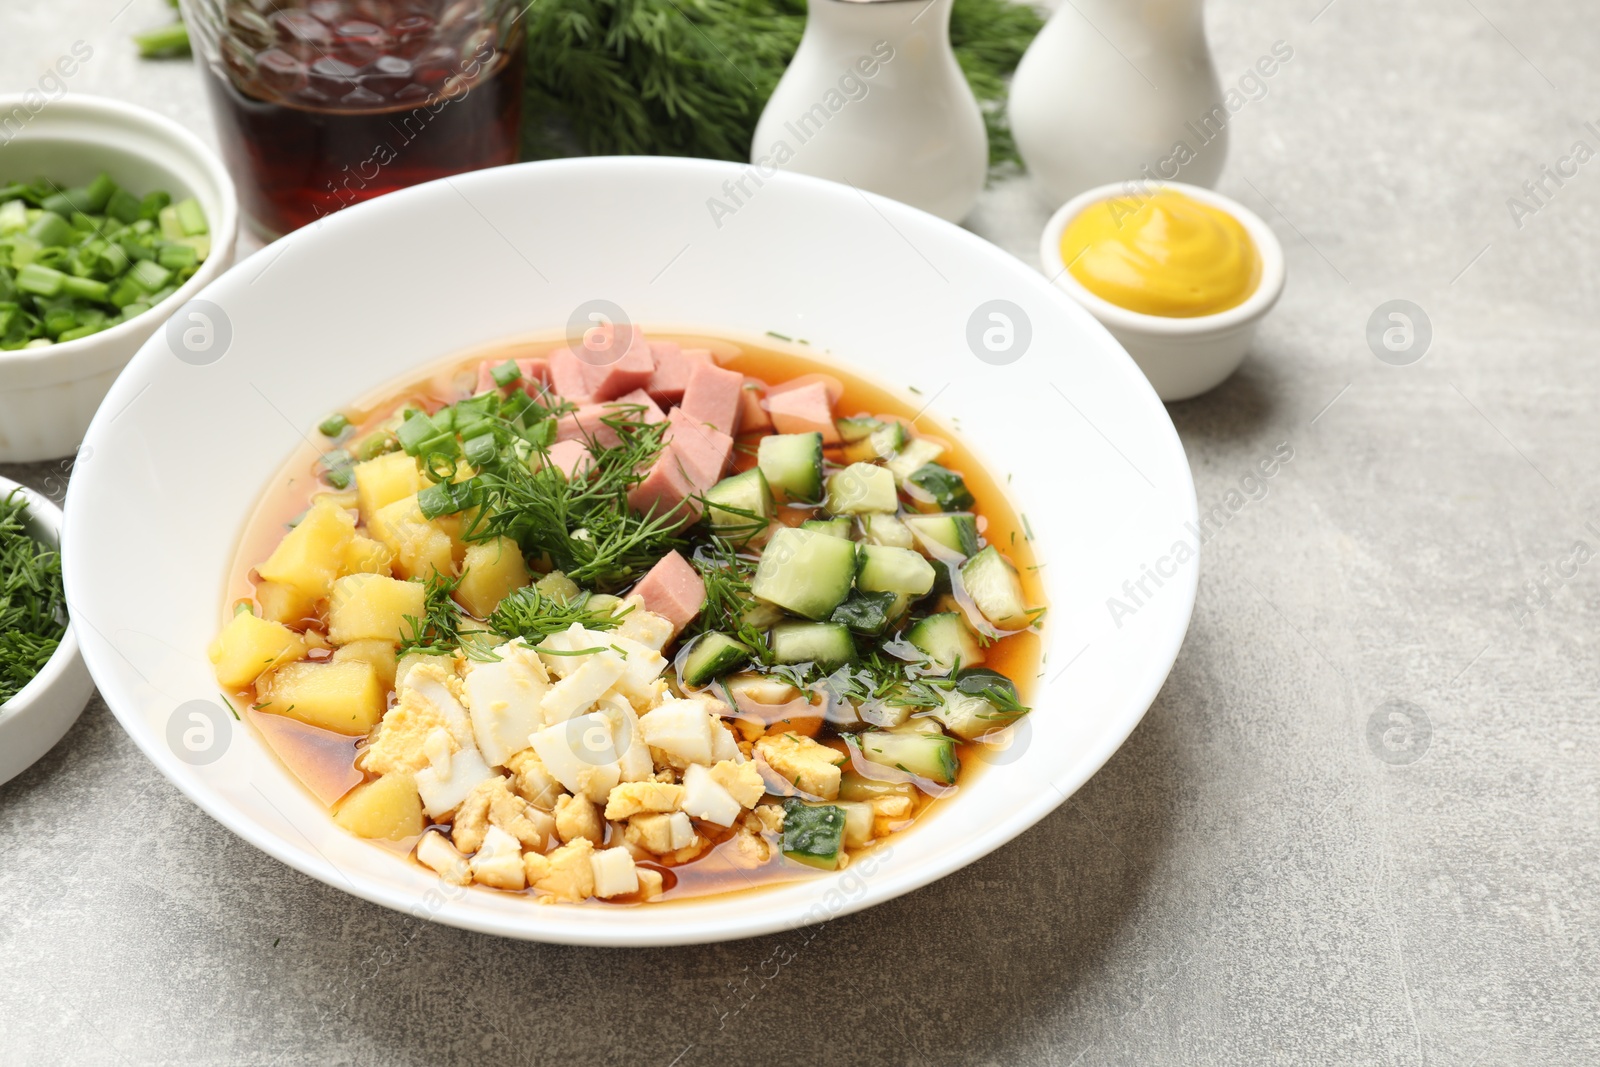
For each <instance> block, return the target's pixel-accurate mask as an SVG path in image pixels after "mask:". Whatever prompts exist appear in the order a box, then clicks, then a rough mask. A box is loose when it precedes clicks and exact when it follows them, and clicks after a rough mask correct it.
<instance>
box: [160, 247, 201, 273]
mask: <svg viewBox="0 0 1600 1067" xmlns="http://www.w3.org/2000/svg"><path fill="white" fill-rule="evenodd" d="M156 262H157V263H159V264H161V265H162V266H163V267H165V268H167V269H168V270H187V269H188V268H190V267H192V266H194V265H195V264H196V263H199V262H200V257H199V256H197V255H195V251H194V249H192V248H190V247H189V246H188V245H180V244H171V243H169V244H164V245H162V246H161V250H160V251H159V252H157V253H156Z"/></svg>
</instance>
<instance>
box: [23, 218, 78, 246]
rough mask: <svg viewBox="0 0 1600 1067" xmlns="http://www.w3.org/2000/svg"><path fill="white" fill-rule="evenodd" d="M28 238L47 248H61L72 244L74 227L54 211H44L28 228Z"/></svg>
mask: <svg viewBox="0 0 1600 1067" xmlns="http://www.w3.org/2000/svg"><path fill="white" fill-rule="evenodd" d="M28 236H30V237H32V238H33V239H34V240H36V241H38V242H39V243H40V244H42V245H44V246H45V247H46V248H61V247H64V246H66V245H68V244H70V243H71V242H72V226H71V224H70V223H68V222H67V220H66V219H64V218H62V217H61V216H60V215H57V214H56V213H55V212H54V211H42V212H40V213H39V217H38V218H36V219H34V220H33V225H32V226H29V227H28Z"/></svg>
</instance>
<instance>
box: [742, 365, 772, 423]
mask: <svg viewBox="0 0 1600 1067" xmlns="http://www.w3.org/2000/svg"><path fill="white" fill-rule="evenodd" d="M770 429H772V417H771V416H769V415H768V414H767V409H766V408H765V407H762V405H761V386H760V384H759V383H757V382H756V380H755V379H753V378H752V379H750V380H748V381H746V382H745V383H744V388H743V389H740V390H739V432H740V433H760V432H761V431H763V430H770Z"/></svg>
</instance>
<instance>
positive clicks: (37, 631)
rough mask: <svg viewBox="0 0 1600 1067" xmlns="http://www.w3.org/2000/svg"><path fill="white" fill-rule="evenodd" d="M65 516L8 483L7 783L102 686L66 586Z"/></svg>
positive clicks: (1, 573)
mask: <svg viewBox="0 0 1600 1067" xmlns="http://www.w3.org/2000/svg"><path fill="white" fill-rule="evenodd" d="M60 542H61V511H60V509H59V508H57V507H56V506H55V505H54V504H52V503H51V502H50V501H49V500H48V499H47V498H46V497H44V496H41V495H40V494H38V493H35V492H33V491H32V490H30V489H27V488H24V487H22V486H19V485H18V484H17V483H16V482H13V481H9V480H8V479H5V478H0V783H4V782H8V781H10V780H11V779H12V778H14V777H16V776H17V775H18V774H21V773H22V772H23V771H25V770H27V769H28V767H30V766H32V765H33V763H34V761H36V760H37V759H38V758H39V757H40V756H43V755H44V754H45V753H46V752H48V751H50V749H51V748H52V747H54V746H55V743H56V742H57V741H59V740H61V738H62V736H63V735H64V734H65V733H66V732H67V730H68V729H69V728H70V727H71V726H72V724H73V723H74V722H77V721H78V716H79V715H80V714H82V713H83V706H84V705H85V704H86V703H88V700H89V695H90V694H91V693H92V692H94V682H93V681H92V680H90V678H89V671H88V669H87V668H86V667H84V665H83V657H82V656H80V655H79V654H78V642H77V639H76V638H75V637H74V636H73V633H72V626H71V623H70V622H69V620H68V618H67V599H66V593H65V592H64V591H63V589H62V584H61V556H60V551H59V545H60Z"/></svg>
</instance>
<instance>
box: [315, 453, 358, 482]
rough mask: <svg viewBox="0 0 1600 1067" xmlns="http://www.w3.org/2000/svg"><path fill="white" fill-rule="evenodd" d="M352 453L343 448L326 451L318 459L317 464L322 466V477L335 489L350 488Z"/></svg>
mask: <svg viewBox="0 0 1600 1067" xmlns="http://www.w3.org/2000/svg"><path fill="white" fill-rule="evenodd" d="M350 463H351V456H350V453H348V452H346V451H345V450H344V449H342V448H336V449H334V450H333V451H331V452H326V453H324V454H323V455H322V456H320V457H319V458H318V459H317V465H318V466H320V467H321V468H322V477H323V478H324V479H325V480H326V481H327V483H328V484H329V485H331V486H333V487H334V488H335V489H348V488H350V477H351V475H350Z"/></svg>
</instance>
